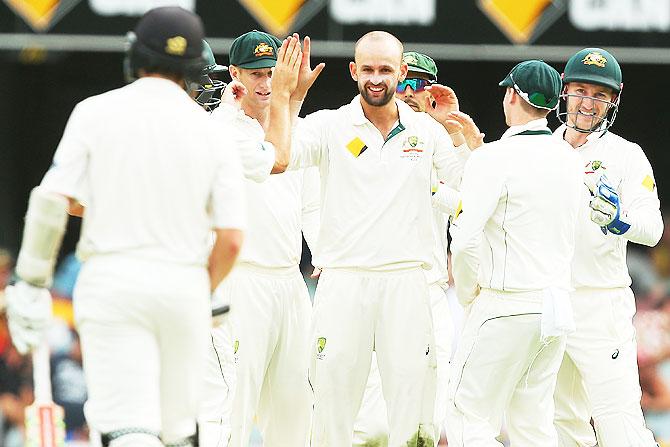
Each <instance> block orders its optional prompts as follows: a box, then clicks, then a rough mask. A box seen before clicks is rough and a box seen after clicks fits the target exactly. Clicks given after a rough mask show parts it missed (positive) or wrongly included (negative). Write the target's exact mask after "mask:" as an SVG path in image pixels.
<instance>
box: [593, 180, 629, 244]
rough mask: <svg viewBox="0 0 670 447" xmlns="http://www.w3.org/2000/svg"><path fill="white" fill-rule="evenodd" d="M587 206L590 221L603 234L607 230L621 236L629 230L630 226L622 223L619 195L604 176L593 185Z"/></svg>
mask: <svg viewBox="0 0 670 447" xmlns="http://www.w3.org/2000/svg"><path fill="white" fill-rule="evenodd" d="M589 206H590V207H591V220H592V221H593V222H595V223H596V224H598V225H600V227H601V228H602V229H603V233H605V234H606V233H607V231H608V230H609V231H610V232H611V233H613V234H616V235H621V234H624V233H625V232H626V231H628V229H629V228H630V224H628V223H626V222H624V221H623V216H622V215H621V202H620V200H619V194H618V193H617V192H616V190H615V189H614V187H613V186H612V185H610V184H609V182H608V181H607V177H605V176H604V175H603V176H601V177H600V179H599V180H598V182H597V183H596V185H595V188H594V190H593V198H591V202H590V203H589Z"/></svg>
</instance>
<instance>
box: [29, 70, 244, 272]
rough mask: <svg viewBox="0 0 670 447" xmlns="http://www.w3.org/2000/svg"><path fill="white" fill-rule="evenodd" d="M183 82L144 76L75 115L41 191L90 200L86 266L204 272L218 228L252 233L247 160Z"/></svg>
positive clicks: (84, 232) (83, 245) (84, 234)
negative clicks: (114, 258)
mask: <svg viewBox="0 0 670 447" xmlns="http://www.w3.org/2000/svg"><path fill="white" fill-rule="evenodd" d="M232 149H233V148H232V147H231V144H230V142H229V141H228V140H227V138H226V137H225V136H224V137H223V138H222V137H221V136H217V135H216V131H215V129H214V127H213V126H212V123H211V121H209V120H208V119H207V114H206V112H205V111H204V110H202V108H201V107H199V106H198V105H197V104H196V103H195V102H194V101H193V100H192V99H191V98H189V96H188V95H187V94H186V92H185V91H183V90H182V89H181V88H180V87H179V86H178V85H177V84H176V83H174V82H172V81H169V80H167V79H162V78H141V79H139V80H137V81H135V82H133V83H132V84H130V85H127V86H125V87H122V88H119V89H116V90H112V91H109V92H107V93H103V94H101V95H98V96H93V97H91V98H88V99H85V100H84V101H82V102H80V103H79V104H78V105H77V106H76V107H75V109H74V110H73V112H72V115H71V116H70V119H69V121H68V124H67V127H66V128H65V132H64V134H63V137H62V139H61V142H60V144H59V145H58V149H57V150H56V153H55V155H54V160H53V165H52V166H51V168H50V169H49V171H48V172H47V173H46V175H45V177H44V179H43V180H42V184H41V186H42V187H43V188H44V189H46V190H48V191H52V192H57V193H60V194H63V195H65V196H69V197H72V198H75V199H78V200H80V201H82V202H85V205H86V210H85V214H84V218H83V224H82V229H81V237H80V241H79V245H78V247H77V254H78V256H79V258H80V259H82V260H85V259H87V258H88V257H90V256H93V255H97V254H109V253H125V254H128V255H131V254H132V255H133V256H137V257H143V258H146V259H153V260H158V261H161V262H163V261H170V262H175V263H181V264H192V265H200V266H204V265H206V263H207V258H208V255H209V252H210V247H209V242H208V241H209V232H210V230H211V229H212V228H234V229H244V227H245V224H246V222H245V216H246V211H245V207H244V191H243V187H242V169H241V167H240V162H239V157H238V156H237V154H236V152H235V151H234V150H232Z"/></svg>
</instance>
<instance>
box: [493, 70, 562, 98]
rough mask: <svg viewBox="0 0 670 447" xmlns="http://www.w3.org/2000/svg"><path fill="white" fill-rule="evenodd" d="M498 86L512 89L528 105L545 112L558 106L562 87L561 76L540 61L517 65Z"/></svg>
mask: <svg viewBox="0 0 670 447" xmlns="http://www.w3.org/2000/svg"><path fill="white" fill-rule="evenodd" d="M498 85H500V86H501V87H512V88H514V90H516V92H517V93H518V94H519V95H520V96H521V97H522V98H523V99H525V100H526V102H528V103H529V104H530V105H532V106H534V107H538V108H540V109H547V110H554V109H555V108H556V106H558V97H559V95H560V94H561V87H562V83H561V75H560V74H558V72H557V71H556V70H554V69H553V68H552V67H550V66H549V65H547V63H546V62H544V61H540V60H530V61H524V62H521V63H519V64H517V65H516V66H515V67H514V68H512V71H510V72H509V74H508V75H507V77H505V79H503V80H502V81H500V83H499V84H498Z"/></svg>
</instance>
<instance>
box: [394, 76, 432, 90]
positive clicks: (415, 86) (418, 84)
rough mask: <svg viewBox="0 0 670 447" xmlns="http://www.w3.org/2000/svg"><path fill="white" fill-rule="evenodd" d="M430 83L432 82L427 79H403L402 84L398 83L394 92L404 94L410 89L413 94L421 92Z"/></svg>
mask: <svg viewBox="0 0 670 447" xmlns="http://www.w3.org/2000/svg"><path fill="white" fill-rule="evenodd" d="M432 83H433V81H429V80H428V79H417V78H411V79H405V80H404V81H402V82H398V86H397V87H396V89H395V91H396V92H397V93H404V92H405V90H406V89H407V87H412V90H414V91H415V92H422V91H424V90H425V89H426V87H428V86H429V85H431V84H432Z"/></svg>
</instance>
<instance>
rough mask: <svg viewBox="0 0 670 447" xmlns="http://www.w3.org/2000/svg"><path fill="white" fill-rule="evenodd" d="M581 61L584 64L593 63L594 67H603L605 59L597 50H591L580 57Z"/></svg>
mask: <svg viewBox="0 0 670 447" xmlns="http://www.w3.org/2000/svg"><path fill="white" fill-rule="evenodd" d="M582 63H583V64H584V65H595V66H596V67H600V68H605V65H606V64H607V59H606V58H605V56H603V55H602V54H600V53H599V52H597V51H592V52H590V53H589V54H587V55H586V56H584V59H582Z"/></svg>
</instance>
